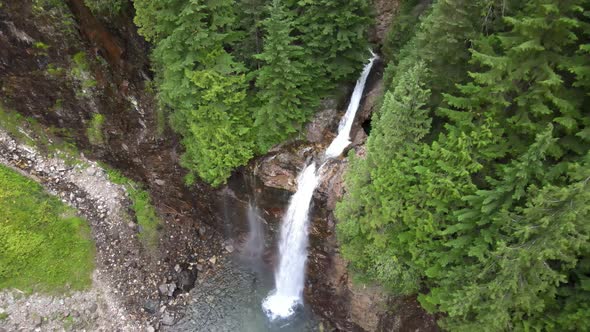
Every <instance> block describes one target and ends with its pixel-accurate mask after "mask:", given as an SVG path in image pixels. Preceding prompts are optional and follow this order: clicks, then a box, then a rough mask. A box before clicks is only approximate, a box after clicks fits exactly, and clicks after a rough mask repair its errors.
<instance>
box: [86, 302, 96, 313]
mask: <svg viewBox="0 0 590 332" xmlns="http://www.w3.org/2000/svg"><path fill="white" fill-rule="evenodd" d="M88 310H89V311H90V312H91V313H95V312H96V310H98V305H97V304H96V303H92V305H91V306H90V308H88Z"/></svg>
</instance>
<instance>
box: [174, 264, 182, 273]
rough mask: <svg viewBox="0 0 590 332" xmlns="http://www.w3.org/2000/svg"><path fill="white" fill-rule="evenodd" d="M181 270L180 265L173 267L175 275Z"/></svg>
mask: <svg viewBox="0 0 590 332" xmlns="http://www.w3.org/2000/svg"><path fill="white" fill-rule="evenodd" d="M181 270H182V269H181V268H180V265H178V264H176V265H174V271H176V273H179V272H180V271H181Z"/></svg>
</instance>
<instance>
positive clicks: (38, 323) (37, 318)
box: [31, 315, 43, 327]
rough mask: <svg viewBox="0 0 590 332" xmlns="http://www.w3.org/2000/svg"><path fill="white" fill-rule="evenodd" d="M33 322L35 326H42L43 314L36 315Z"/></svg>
mask: <svg viewBox="0 0 590 332" xmlns="http://www.w3.org/2000/svg"><path fill="white" fill-rule="evenodd" d="M31 323H33V326H35V327H39V326H41V324H43V319H42V318H41V316H37V315H35V316H34V317H33V319H32V320H31Z"/></svg>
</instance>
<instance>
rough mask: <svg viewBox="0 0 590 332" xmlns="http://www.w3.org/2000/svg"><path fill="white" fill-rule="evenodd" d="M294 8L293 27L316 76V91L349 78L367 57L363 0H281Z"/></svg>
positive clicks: (367, 15)
mask: <svg viewBox="0 0 590 332" xmlns="http://www.w3.org/2000/svg"><path fill="white" fill-rule="evenodd" d="M285 4H286V6H287V8H289V9H291V10H294V11H295V13H296V15H295V16H296V19H295V22H294V27H295V29H296V35H297V36H298V40H299V43H300V44H301V45H302V46H303V47H304V50H305V51H306V54H307V56H306V61H307V62H308V64H309V65H310V67H311V68H312V70H313V72H314V75H315V77H316V79H315V81H316V83H317V87H316V89H315V90H316V91H331V90H332V89H333V88H334V87H335V83H338V82H342V81H353V80H354V79H355V78H356V75H357V74H358V73H359V72H360V71H361V69H362V66H363V64H364V63H365V62H366V61H367V59H368V57H369V44H368V41H367V28H368V26H369V24H370V22H371V19H370V12H369V10H370V9H369V8H370V6H369V4H370V3H369V1H367V0H310V1H296V0H285Z"/></svg>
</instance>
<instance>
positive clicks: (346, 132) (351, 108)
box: [326, 54, 377, 158]
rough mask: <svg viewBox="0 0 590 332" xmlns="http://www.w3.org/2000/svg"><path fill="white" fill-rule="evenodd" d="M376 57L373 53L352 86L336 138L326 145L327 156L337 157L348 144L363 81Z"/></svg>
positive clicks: (365, 81) (363, 86) (361, 93)
mask: <svg viewBox="0 0 590 332" xmlns="http://www.w3.org/2000/svg"><path fill="white" fill-rule="evenodd" d="M376 59H377V56H376V55H375V54H373V57H372V58H371V60H370V61H369V63H368V64H367V65H366V66H365V68H364V69H363V72H362V73H361V77H360V78H359V79H358V80H357V81H356V85H355V87H354V91H353V92H352V96H351V97H350V102H349V103H348V108H347V109H346V113H345V114H344V116H343V117H342V119H340V124H339V125H338V136H336V138H335V139H334V140H333V141H332V143H330V146H328V149H327V150H326V157H327V158H334V157H338V156H339V155H340V154H341V153H342V151H344V149H346V147H347V146H348V145H349V144H350V130H351V129H352V123H353V122H354V116H355V115H356V111H357V110H358V108H359V105H360V103H361V98H362V97H363V91H364V90H365V83H367V78H368V77H369V73H370V72H371V68H372V67H373V63H374V62H375V60H376Z"/></svg>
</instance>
